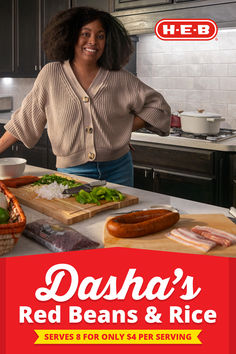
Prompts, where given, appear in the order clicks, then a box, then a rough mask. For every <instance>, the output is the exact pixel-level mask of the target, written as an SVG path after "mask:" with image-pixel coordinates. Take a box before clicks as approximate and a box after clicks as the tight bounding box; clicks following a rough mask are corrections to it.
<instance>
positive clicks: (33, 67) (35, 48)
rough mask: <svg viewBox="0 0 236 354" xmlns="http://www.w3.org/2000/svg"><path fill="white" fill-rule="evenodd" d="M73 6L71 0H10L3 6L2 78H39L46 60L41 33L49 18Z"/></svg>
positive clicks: (0, 16)
mask: <svg viewBox="0 0 236 354" xmlns="http://www.w3.org/2000/svg"><path fill="white" fill-rule="evenodd" d="M69 7H70V0H58V1H56V0H50V1H47V0H11V1H1V3H0V10H1V11H0V40H1V51H2V52H3V53H4V55H2V56H1V59H0V76H1V77H3V76H9V77H36V76H37V74H38V72H39V71H40V70H41V68H42V66H43V65H44V64H45V63H46V58H45V56H44V55H43V53H42V49H41V39H42V38H41V37H42V31H43V29H44V28H45V26H46V24H47V22H48V21H49V19H50V18H51V17H52V16H53V15H54V14H56V13H57V12H59V11H62V10H64V9H67V8H69Z"/></svg>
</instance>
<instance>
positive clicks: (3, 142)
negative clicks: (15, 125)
mask: <svg viewBox="0 0 236 354" xmlns="http://www.w3.org/2000/svg"><path fill="white" fill-rule="evenodd" d="M16 141H17V139H16V138H15V137H14V136H13V135H12V134H11V133H9V132H7V131H6V133H4V134H3V136H2V137H1V139H0V154H1V153H2V152H3V151H5V150H6V149H7V148H9V146H11V145H13V144H14V143H15V142H16Z"/></svg>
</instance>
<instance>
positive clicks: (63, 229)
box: [23, 218, 100, 252]
mask: <svg viewBox="0 0 236 354" xmlns="http://www.w3.org/2000/svg"><path fill="white" fill-rule="evenodd" d="M23 235H24V236H26V237H28V238H31V239H33V240H35V241H36V242H38V243H40V244H41V245H43V246H45V247H47V248H48V249H50V250H51V251H52V252H67V251H76V250H85V249H93V248H98V247H99V246H100V245H99V243H97V242H95V241H92V240H90V239H89V238H88V237H87V236H84V235H82V234H81V233H80V232H78V231H77V230H75V229H73V228H71V227H68V226H66V225H64V224H62V223H60V222H59V221H56V220H54V219H52V218H45V219H39V220H36V221H34V222H31V223H29V224H27V225H26V227H25V230H24V232H23Z"/></svg>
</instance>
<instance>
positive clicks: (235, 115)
mask: <svg viewBox="0 0 236 354" xmlns="http://www.w3.org/2000/svg"><path fill="white" fill-rule="evenodd" d="M137 75H138V77H139V78H140V79H141V80H142V81H144V82H145V83H146V84H147V85H149V86H151V87H153V88H154V89H156V90H157V91H159V92H160V93H162V94H163V96H164V97H165V99H166V100H167V102H168V103H169V104H170V106H171V109H172V112H176V111H178V110H185V111H193V110H197V109H205V110H206V111H208V112H214V113H219V114H221V115H222V116H223V117H224V118H225V119H226V120H225V122H223V123H222V127H227V128H233V129H236V29H232V28H231V29H219V32H218V34H217V37H216V39H213V40H211V41H201V42H198V41H183V42H180V41H162V40H160V39H158V38H157V37H156V36H155V35H151V34H150V35H149V34H148V35H141V36H139V42H138V43H137Z"/></svg>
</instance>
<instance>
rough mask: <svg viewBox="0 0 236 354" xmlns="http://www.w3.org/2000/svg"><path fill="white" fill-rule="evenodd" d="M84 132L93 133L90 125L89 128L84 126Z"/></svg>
mask: <svg viewBox="0 0 236 354" xmlns="http://www.w3.org/2000/svg"><path fill="white" fill-rule="evenodd" d="M85 132H86V133H89V134H92V133H93V128H91V127H90V128H88V127H86V128H85Z"/></svg>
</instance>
